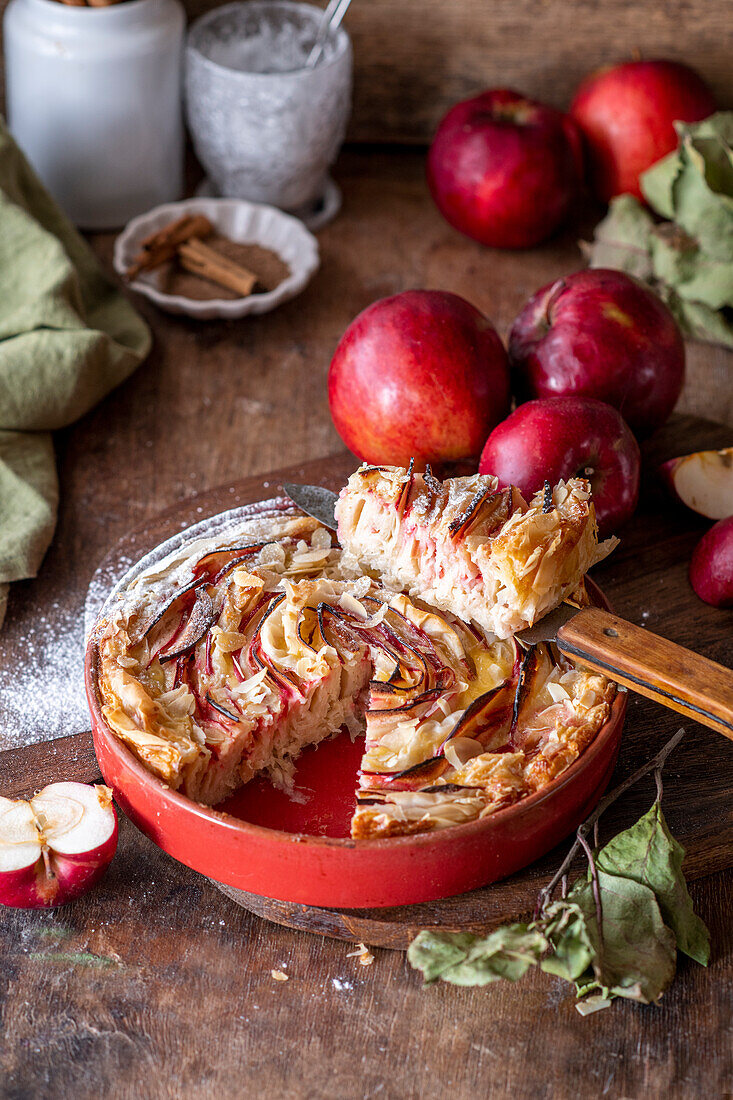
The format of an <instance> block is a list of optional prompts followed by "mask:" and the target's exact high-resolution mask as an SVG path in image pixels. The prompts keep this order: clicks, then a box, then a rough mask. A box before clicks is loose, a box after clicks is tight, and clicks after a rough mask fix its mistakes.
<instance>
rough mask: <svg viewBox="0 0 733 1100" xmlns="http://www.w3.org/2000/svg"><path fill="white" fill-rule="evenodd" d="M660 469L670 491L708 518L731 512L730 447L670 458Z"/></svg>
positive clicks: (732, 462)
mask: <svg viewBox="0 0 733 1100" xmlns="http://www.w3.org/2000/svg"><path fill="white" fill-rule="evenodd" d="M659 469H660V473H661V475H662V477H663V478H664V480H665V482H666V483H667V485H668V486H669V487H670V489H671V490H672V492H673V493H674V494H675V496H676V497H678V498H679V499H680V500H681V501H682V503H683V504H686V505H687V507H688V508H692V510H693V512H699V514H700V515H701V516H707V518H708V519H726V518H727V517H728V516H733V447H724V448H723V450H722V451H696V452H695V453H694V454H689V455H682V456H681V457H680V458H670V459H669V461H668V462H665V463H663V464H662V466H660V468H659Z"/></svg>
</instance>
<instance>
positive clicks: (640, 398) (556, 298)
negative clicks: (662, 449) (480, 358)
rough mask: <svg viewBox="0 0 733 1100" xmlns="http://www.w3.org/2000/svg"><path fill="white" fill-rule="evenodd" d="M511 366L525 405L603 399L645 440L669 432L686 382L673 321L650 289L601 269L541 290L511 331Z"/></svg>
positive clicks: (681, 345) (680, 341)
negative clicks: (666, 427) (665, 428)
mask: <svg viewBox="0 0 733 1100" xmlns="http://www.w3.org/2000/svg"><path fill="white" fill-rule="evenodd" d="M509 358H510V361H511V364H512V367H513V370H514V372H515V374H516V377H517V382H518V388H519V389H520V390H521V393H522V395H523V396H525V397H567V396H569V395H570V394H575V395H577V396H583V397H597V398H598V399H599V400H600V401H607V402H608V404H609V405H614V406H615V407H616V408H617V409H619V410H620V412H621V413H622V414H623V416H624V419H625V420H626V421H627V422H628V424H629V425H630V426H631V427H632V428H633V429H634V431H635V432H636V433H637V434H638V435H648V434H649V433H650V432H652V431H653V430H654V429H655V428H657V427H659V425H660V424H663V423H664V421H665V420H666V419H667V418H668V416H669V414H670V413H671V412H672V409H673V408H674V406H675V404H676V402H677V398H678V397H679V395H680V392H681V390H682V385H683V383H684V380H685V345H684V341H683V339H682V335H681V333H680V330H679V328H678V327H677V323H676V322H675V319H674V317H673V316H672V314H671V313H670V311H669V310H668V309H667V307H666V305H665V304H664V302H662V301H661V299H660V298H658V297H657V295H656V294H654V293H653V291H651V290H649V289H648V287H645V286H643V285H642V284H641V283H639V282H637V281H636V279H632V278H631V277H630V276H629V275H624V274H623V272H621V271H611V270H607V269H605V268H602V267H598V268H593V269H592V270H589V271H576V272H575V274H573V275H566V276H565V277H564V278H562V279H558V280H557V281H556V282H554V283H549V284H548V285H547V286H544V287H542V289H541V290H538V291H537V293H536V294H534V295H533V297H531V298H530V300H529V301H528V302H527V304H526V306H525V307H524V309H523V310H522V312H521V313H520V314H519V316H518V317H517V319H516V321H515V322H514V324H513V325H512V330H511V333H510V335H509Z"/></svg>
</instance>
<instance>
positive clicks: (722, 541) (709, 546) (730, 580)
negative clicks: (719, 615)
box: [690, 516, 733, 607]
mask: <svg viewBox="0 0 733 1100" xmlns="http://www.w3.org/2000/svg"><path fill="white" fill-rule="evenodd" d="M690 584H691V585H692V587H693V588H694V590H695V592H696V593H697V595H698V596H699V597H700V599H701V600H705V603H710V604H712V605H713V607H733V516H728V518H727V519H721V520H720V521H719V522H718V523H716V524H715V525H714V526H713V527H711V528H710V530H709V531H708V533H707V534H706V535H703V537H702V538H701V539H700V541H699V542H698V544H697V546H696V547H695V549H694V551H693V553H692V560H691V561H690Z"/></svg>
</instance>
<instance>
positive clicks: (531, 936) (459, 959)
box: [407, 730, 710, 1014]
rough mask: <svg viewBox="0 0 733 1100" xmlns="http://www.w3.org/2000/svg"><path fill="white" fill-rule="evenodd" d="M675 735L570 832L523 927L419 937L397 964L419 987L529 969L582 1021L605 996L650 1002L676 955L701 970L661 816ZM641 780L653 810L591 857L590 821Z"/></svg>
mask: <svg viewBox="0 0 733 1100" xmlns="http://www.w3.org/2000/svg"><path fill="white" fill-rule="evenodd" d="M683 732H684V731H683V730H678V731H677V733H676V734H675V736H674V737H672V738H671V740H670V741H668V742H667V744H666V745H665V746H664V748H663V749H661V751H660V752H659V753H657V755H656V756H655V757H654V758H653V759H652V760H650V761H649V762H648V763H647V764H645V765H643V767H641V768H639V769H637V771H635V772H634V773H633V775H630V776H629V777H628V779H626V780H624V782H623V783H621V784H620V785H619V786H618V787H616V788H615V789H614V790H613V791H612V792H611V793H610V794H608V795H606V796H605V798H603V799H602V800H601V801H600V802H599V804H598V806H597V808H596V809H595V810H594V811H593V813H592V814H591V815H590V817H588V819H587V820H586V821H584V822H583V824H582V825H581V826H580V827H579V828H578V831H577V833H576V840H575V843H574V844H573V846H572V847H571V849H570V851H569V852H568V854H567V856H566V858H565V859H564V860H563V862H562V864H561V866H560V867H559V868H558V871H557V872H556V874H555V875H554V876H553V877H552V879H551V880H550V882H549V883H548V884H547V885H546V886H545V887H544V888H543V889H542V890H541V891H540V894H539V897H538V899H537V907H536V909H535V914H534V919H533V920H532V921H531V923H529V924H524V923H514V924H508V925H503V926H502V927H500V928H497V929H496V930H495V931H493V932H491V933H490V934H489V935H488V936H474V935H470V934H458V935H452V934H447V933H436V932H421V933H420V934H419V935H418V936H417V937H416V938H415V940H413V942H412V943H411V944H410V947H409V949H408V953H407V957H408V960H409V962H410V964H411V965H412V966H413V967H415V968H416V969H419V970H421V971H422V973H423V976H424V978H425V980H426V982H431V981H435V980H436V979H438V978H440V979H442V980H443V981H447V982H452V983H454V984H456V985H486V984H488V983H489V982H493V981H497V980H498V979H500V978H504V979H508V980H509V981H516V980H517V979H519V978H521V977H523V975H524V974H525V973H526V972H527V970H528V969H529V968H530V967H531V966H539V967H540V969H542V970H544V971H545V972H546V973H549V974H555V975H558V976H559V977H562V978H565V979H566V980H567V981H570V982H574V983H575V987H576V991H577V995H578V997H582V998H585V999H584V1000H582V1001H581V1002H580V1003H579V1004H578V1006H577V1007H578V1010H579V1011H581V1012H582V1013H584V1014H585V1013H586V1012H589V1011H594V1010H595V1009H598V1008H605V1007H607V1006H608V1005H609V1004H610V1003H611V1001H612V1000H613V999H614V998H615V997H625V998H627V999H630V1000H635V1001H640V1002H642V1003H644V1004H648V1003H650V1002H652V1001H656V1000H658V999H659V997H661V995H662V993H663V992H664V991H665V989H666V988H667V987H668V986H669V984H670V982H671V981H672V979H673V978H674V974H675V969H676V958H677V950H680V951H682V952H684V953H685V954H687V955H689V956H690V957H691V958H693V959H695V960H696V961H697V962H699V963H701V964H702V965H707V962H708V958H709V954H710V944H709V937H708V932H707V929H706V928H705V925H704V924H703V923H702V921H701V920H700V918H699V917H698V916H697V915H696V914H695V912H694V910H693V907H692V900H691V898H690V895H689V893H688V891H687V885H686V883H685V879H684V876H683V874H682V859H683V857H684V849H683V848H682V847H681V845H680V844H678V843H677V841H676V840H675V839H674V837H673V836H672V834H671V833H670V832H669V829H668V827H667V823H666V821H665V819H664V816H663V814H662V809H661V799H662V793H663V787H662V768H663V767H664V764H665V762H666V760H667V757H668V756H669V754H670V753H671V752H672V751H673V749H674V748H675V747H676V746H677V745H678V744H679V741H680V740H681V738H682V736H683ZM650 773H653V774H654V778H655V782H656V788H657V797H656V799H655V801H654V803H653V805H652V806H651V807H650V809H649V810H648V811H647V813H646V814H644V815H643V817H641V818H640V820H639V821H637V822H636V824H635V825H632V826H631V828H629V829H626V830H624V831H623V832H621V833H619V834H618V835H617V836H616V837H614V838H613V839H612V840H611V841H610V842H609V843H608V844H606V845H605V847H603V848H601V849H599V848H598V831H597V830H598V820H599V818H600V817H601V816H602V814H603V813H604V812H605V811H606V810H607V809H608V807H609V806H610V805H612V803H614V802H615V801H616V800H617V799H618V798H619V797H620V796H621V795H622V794H624V793H625V792H626V791H627V790H628V789H629V788H630V787H632V786H633V785H634V784H636V783H638V781H639V780H640V779H642V778H643V777H644V776H646V775H648V774H650ZM591 836H592V846H591V841H590V838H591ZM581 851H582V852H584V854H585V857H586V861H587V870H586V874H585V876H581V877H579V878H578V879H577V880H576V881H575V882H574V883H573V885H572V886H571V887H570V888H568V872H569V870H570V867H571V866H572V863H573V861H574V859H575V858H576V857H577V855H578V854H579V853H580V852H581ZM558 886H559V887H560V897H559V898H555V894H556V891H557V888H558Z"/></svg>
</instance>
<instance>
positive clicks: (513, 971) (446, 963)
mask: <svg viewBox="0 0 733 1100" xmlns="http://www.w3.org/2000/svg"><path fill="white" fill-rule="evenodd" d="M548 946H549V945H548V943H547V939H546V938H545V936H544V935H543V933H542V932H541V931H540V930H539V929H538V928H533V927H530V926H528V925H526V924H508V925H505V926H503V927H501V928H497V929H496V931H494V932H491V933H489V935H488V936H472V935H469V934H466V933H458V934H456V935H451V934H450V933H443V932H420V933H419V935H417V936H416V937H415V939H414V940H413V941H412V943H411V944H410V946H409V947H408V949H407V959H408V962H409V963H410V965H411V966H412V967H414V968H415V969H416V970H421V971H422V974H423V977H424V979H425V981H426V982H433V981H435V980H436V978H442V980H443V981H444V982H451V983H452V984H453V985H488V984H489V983H490V982H495V981H498V980H499V978H506V979H508V980H509V981H512V982H513V981H517V980H518V979H519V978H523V977H524V975H525V974H526V973H527V971H528V970H529V968H530V966H534V965H536V963H537V962H538V961H539V959H540V956H541V955H542V954H543V952H545V951H546V950H547V949H548Z"/></svg>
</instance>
